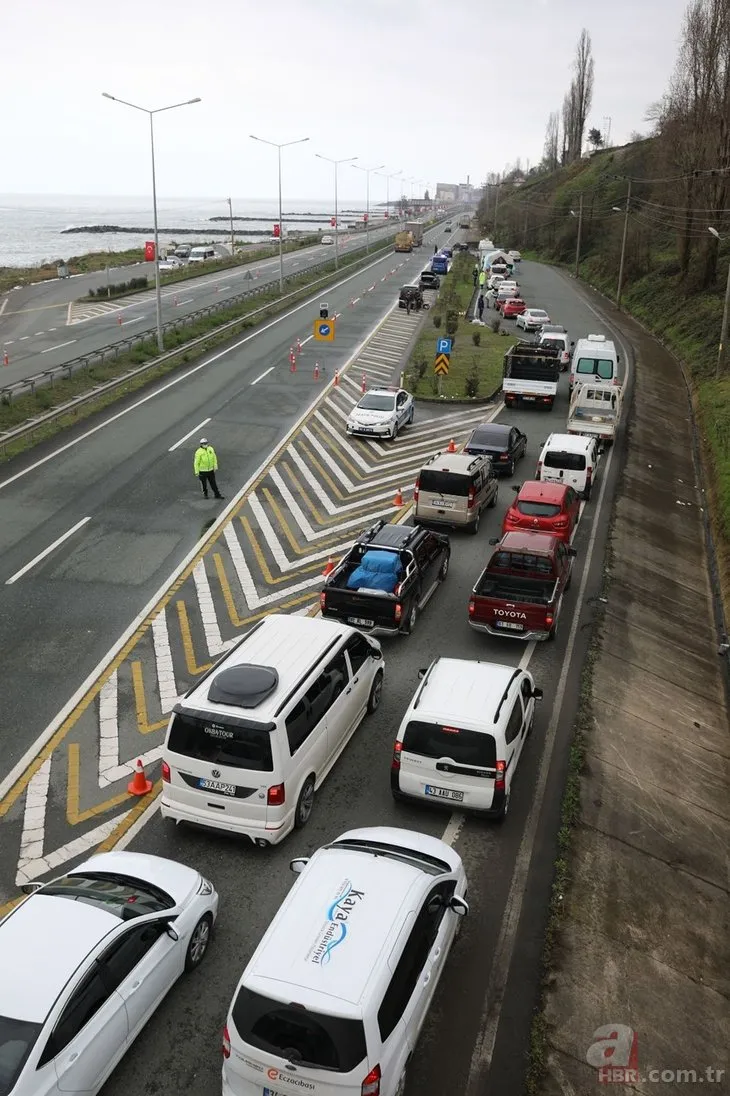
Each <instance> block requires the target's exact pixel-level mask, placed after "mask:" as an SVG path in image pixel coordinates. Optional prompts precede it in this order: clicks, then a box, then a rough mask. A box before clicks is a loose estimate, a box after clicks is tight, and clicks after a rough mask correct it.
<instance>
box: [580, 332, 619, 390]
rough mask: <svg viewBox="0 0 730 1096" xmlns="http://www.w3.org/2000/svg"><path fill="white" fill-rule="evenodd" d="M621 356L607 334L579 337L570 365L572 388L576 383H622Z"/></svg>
mask: <svg viewBox="0 0 730 1096" xmlns="http://www.w3.org/2000/svg"><path fill="white" fill-rule="evenodd" d="M619 360H620V359H619V356H618V354H617V353H616V347H615V346H614V344H613V343H612V342H611V340H610V339H607V338H606V336H605V335H589V336H588V338H587V339H578V342H577V343H576V344H575V350H574V351H573V361H572V363H571V366H570V388H571V389H572V388H573V385H574V384H582V383H584V382H586V381H590V382H591V384H620V383H621V382H620V381H619V377H618V363H619Z"/></svg>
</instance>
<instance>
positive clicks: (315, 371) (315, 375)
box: [314, 362, 319, 381]
mask: <svg viewBox="0 0 730 1096" xmlns="http://www.w3.org/2000/svg"><path fill="white" fill-rule="evenodd" d="M314 379H315V380H316V381H318V380H319V362H315V363H314Z"/></svg>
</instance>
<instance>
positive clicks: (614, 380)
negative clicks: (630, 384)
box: [613, 377, 621, 384]
mask: <svg viewBox="0 0 730 1096" xmlns="http://www.w3.org/2000/svg"><path fill="white" fill-rule="evenodd" d="M613 383H614V384H621V381H620V380H619V379H618V377H614V378H613Z"/></svg>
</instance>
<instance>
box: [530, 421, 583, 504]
mask: <svg viewBox="0 0 730 1096" xmlns="http://www.w3.org/2000/svg"><path fill="white" fill-rule="evenodd" d="M598 441H599V439H598V438H597V437H584V436H582V435H579V434H551V435H550V437H549V438H548V439H547V441H546V442H545V444H544V445H543V447H542V452H541V453H540V457H539V460H538V462H537V468H536V470H535V479H536V480H541V481H542V482H543V483H564V484H565V485H566V486H567V487H572V488H573V490H574V491H575V492H577V494H579V495H580V496H581V498H584V499H586V500H588V499H589V498H590V497H591V489H592V488H593V484H594V483H595V482H596V469H597V468H598Z"/></svg>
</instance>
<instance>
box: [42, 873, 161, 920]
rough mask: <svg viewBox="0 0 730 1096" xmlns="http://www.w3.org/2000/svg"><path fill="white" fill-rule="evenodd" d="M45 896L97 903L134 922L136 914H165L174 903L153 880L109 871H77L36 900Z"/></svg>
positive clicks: (44, 889)
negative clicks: (140, 879) (144, 879)
mask: <svg viewBox="0 0 730 1096" xmlns="http://www.w3.org/2000/svg"><path fill="white" fill-rule="evenodd" d="M43 896H46V897H48V896H50V897H51V898H68V899H70V900H71V901H72V902H83V903H84V904H86V905H89V906H96V908H97V909H100V910H106V912H107V913H111V914H113V915H114V916H115V917H118V918H119V919H120V920H121V921H131V920H132V919H133V918H134V917H145V916H146V915H147V914H149V913H162V912H163V911H164V910H169V909H172V907H173V906H174V905H175V902H174V900H173V899H172V898H171V897H170V895H169V894H166V893H165V892H164V891H163V890H160V889H159V888H158V887H155V886H153V885H152V884H151V883H142V882H140V881H139V880H138V879H130V878H128V877H127V876H125V875H115V874H112V873H110V872H76V873H73V874H71V875H65V876H64V877H63V878H62V879H54V881H53V882H52V883H51V884H49V886H47V887H44V888H43V890H42V891H41V892H40V894H39V897H38V899H34V901H38V900H39V899H40V898H41V897H43Z"/></svg>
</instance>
